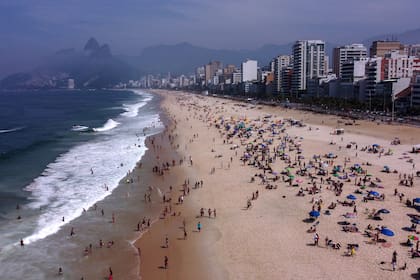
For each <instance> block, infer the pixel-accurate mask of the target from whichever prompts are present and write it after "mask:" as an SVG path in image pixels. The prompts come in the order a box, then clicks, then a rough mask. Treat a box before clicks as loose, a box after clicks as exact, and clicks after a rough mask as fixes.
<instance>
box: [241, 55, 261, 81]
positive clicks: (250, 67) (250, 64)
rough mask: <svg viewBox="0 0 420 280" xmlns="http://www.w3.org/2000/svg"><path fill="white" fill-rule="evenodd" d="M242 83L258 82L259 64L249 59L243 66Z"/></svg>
mask: <svg viewBox="0 0 420 280" xmlns="http://www.w3.org/2000/svg"><path fill="white" fill-rule="evenodd" d="M241 72H242V82H253V81H257V80H258V62H257V61H256V60H250V59H248V60H247V61H245V62H242V64H241Z"/></svg>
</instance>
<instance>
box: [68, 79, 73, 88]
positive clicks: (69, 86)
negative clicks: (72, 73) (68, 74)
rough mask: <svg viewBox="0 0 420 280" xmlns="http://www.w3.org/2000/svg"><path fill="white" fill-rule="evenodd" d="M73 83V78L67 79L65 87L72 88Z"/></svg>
mask: <svg viewBox="0 0 420 280" xmlns="http://www.w3.org/2000/svg"><path fill="white" fill-rule="evenodd" d="M74 87H75V84H74V79H68V80H67V88H68V89H74Z"/></svg>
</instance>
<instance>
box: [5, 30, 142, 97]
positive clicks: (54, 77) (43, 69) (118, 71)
mask: <svg viewBox="0 0 420 280" xmlns="http://www.w3.org/2000/svg"><path fill="white" fill-rule="evenodd" d="M140 74H141V73H140V71H138V70H137V69H136V68H135V67H133V66H130V65H128V64H127V63H125V62H124V61H122V60H120V59H118V58H116V57H114V56H113V55H112V53H111V49H110V47H109V46H108V45H107V44H103V45H100V44H99V43H98V42H97V41H96V39H94V38H90V39H89V40H88V42H87V43H86V45H85V47H84V49H83V51H77V50H76V49H65V50H60V51H58V52H56V53H55V54H53V55H51V56H49V57H47V59H46V60H45V61H44V62H43V63H42V64H41V65H40V66H38V67H37V68H35V69H34V70H32V71H30V72H28V73H17V74H13V75H10V76H8V77H6V78H4V79H3V80H1V81H0V88H6V89H22V88H25V89H28V88H30V89H32V88H60V87H66V85H67V80H68V79H69V78H72V79H74V80H75V83H76V87H77V88H102V87H110V86H113V85H115V84H117V83H119V82H124V81H128V80H130V79H138V78H139V77H140Z"/></svg>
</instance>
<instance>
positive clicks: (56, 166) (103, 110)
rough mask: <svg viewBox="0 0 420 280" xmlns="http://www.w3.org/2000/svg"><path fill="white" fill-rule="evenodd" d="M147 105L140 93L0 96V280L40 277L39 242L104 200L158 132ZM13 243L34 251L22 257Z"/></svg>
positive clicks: (156, 117)
mask: <svg viewBox="0 0 420 280" xmlns="http://www.w3.org/2000/svg"><path fill="white" fill-rule="evenodd" d="M152 100H153V97H152V96H151V95H150V94H147V93H145V92H142V91H112V90H97V91H28V92H2V93H0V109H1V110H0V275H2V276H7V277H8V278H7V279H21V278H22V277H25V279H28V278H31V279H41V278H45V276H43V274H42V272H43V269H42V265H41V264H40V263H38V262H39V261H40V260H35V259H34V258H39V256H42V255H45V254H48V250H49V249H50V248H45V246H40V244H42V242H43V241H44V240H45V239H48V238H49V237H50V236H52V235H54V234H55V233H57V232H59V230H60V229H61V228H62V227H64V226H65V225H66V224H67V223H69V222H71V221H73V220H75V219H76V218H77V217H79V216H80V215H82V213H83V212H84V210H86V209H88V208H89V207H91V206H92V205H94V204H95V203H96V202H98V201H100V200H102V199H104V198H105V197H107V196H108V195H110V194H111V193H112V190H113V189H114V188H116V187H117V185H118V182H119V181H120V180H121V179H122V178H123V177H124V176H125V175H126V174H127V172H130V171H131V170H132V169H133V168H134V167H135V164H136V162H137V161H138V160H139V159H140V158H141V157H142V155H143V154H144V153H145V151H146V148H145V145H144V141H145V138H146V136H147V135H148V134H151V133H155V132H157V131H158V130H159V128H161V123H160V120H159V115H158V111H157V108H156V107H155V108H152V106H148V104H149V105H150V104H151V103H153V102H152ZM74 125H78V126H84V127H87V128H88V129H86V131H75V129H74ZM18 218H19V219H18ZM21 239H23V240H24V242H25V246H27V245H29V246H33V248H37V249H36V252H34V251H33V252H32V254H29V253H28V254H23V252H22V250H21V248H20V244H19V241H20V240H21ZM40 242H41V243H40ZM38 243H39V244H38ZM25 249H26V248H25ZM43 250H45V251H43ZM28 256H32V259H31V257H28ZM37 263H38V264H37ZM22 265H23V266H24V267H25V269H20V270H21V271H18V270H19V269H18V270H17V266H20V268H22Z"/></svg>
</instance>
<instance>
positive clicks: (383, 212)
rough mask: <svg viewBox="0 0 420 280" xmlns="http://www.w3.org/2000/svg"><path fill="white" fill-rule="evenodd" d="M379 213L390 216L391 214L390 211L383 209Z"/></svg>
mask: <svg viewBox="0 0 420 280" xmlns="http://www.w3.org/2000/svg"><path fill="white" fill-rule="evenodd" d="M378 212H379V213H382V214H389V213H390V212H389V210H388V209H381V210H379V211H378Z"/></svg>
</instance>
